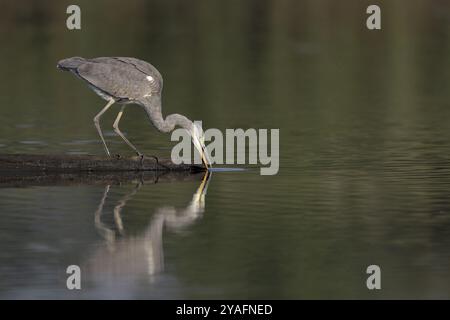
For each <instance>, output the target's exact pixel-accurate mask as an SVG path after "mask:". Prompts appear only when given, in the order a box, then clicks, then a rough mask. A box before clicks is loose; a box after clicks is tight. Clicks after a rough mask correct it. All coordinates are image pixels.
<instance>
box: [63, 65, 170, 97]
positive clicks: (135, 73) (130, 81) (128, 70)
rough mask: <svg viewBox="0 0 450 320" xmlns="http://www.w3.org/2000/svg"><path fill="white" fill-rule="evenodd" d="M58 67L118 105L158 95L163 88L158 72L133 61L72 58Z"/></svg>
mask: <svg viewBox="0 0 450 320" xmlns="http://www.w3.org/2000/svg"><path fill="white" fill-rule="evenodd" d="M58 67H59V68H60V69H63V70H66V71H71V72H72V73H74V74H76V75H77V76H78V77H80V78H81V79H83V80H84V81H86V82H87V83H88V84H89V85H91V86H93V89H97V90H100V91H101V92H102V93H104V94H106V95H107V96H110V97H113V98H114V99H115V100H116V101H117V102H121V103H127V102H129V103H131V102H136V101H139V100H140V99H142V98H143V97H145V96H150V95H152V94H153V95H154V94H161V91H162V87H163V80H162V76H161V74H160V73H159V71H158V70H157V69H156V68H155V67H154V66H152V65H151V64H150V63H148V62H145V61H142V60H139V59H136V58H126V57H100V58H93V59H84V58H81V57H73V58H68V59H63V60H61V61H59V62H58ZM148 77H150V78H148ZM149 79H150V80H149ZM97 93H98V92H97ZM102 97H103V98H105V97H104V96H102Z"/></svg>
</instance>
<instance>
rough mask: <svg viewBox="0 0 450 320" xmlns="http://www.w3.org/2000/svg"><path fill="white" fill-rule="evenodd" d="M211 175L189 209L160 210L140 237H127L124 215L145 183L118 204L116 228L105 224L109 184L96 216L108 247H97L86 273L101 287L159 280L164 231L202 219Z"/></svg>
mask: <svg viewBox="0 0 450 320" xmlns="http://www.w3.org/2000/svg"><path fill="white" fill-rule="evenodd" d="M211 175H212V174H211V173H210V172H205V174H204V176H203V178H202V181H201V183H200V185H199V187H198V188H197V190H196V192H195V193H194V194H193V197H192V200H191V201H190V203H189V204H188V205H187V206H186V207H183V208H179V209H177V208H174V207H169V206H162V207H159V208H156V209H155V210H154V214H153V216H152V218H151V220H150V221H149V223H148V225H147V226H146V228H145V230H144V231H143V232H142V233H140V234H139V235H137V236H128V235H126V230H125V228H124V225H123V223H122V214H121V213H122V210H123V209H124V207H125V206H126V205H127V202H128V201H129V200H131V199H132V198H133V196H135V195H136V194H137V193H138V192H139V190H140V189H141V187H142V184H143V183H142V182H138V183H137V185H136V186H135V188H134V189H133V190H132V191H131V192H129V193H128V194H126V195H125V196H123V197H122V198H121V199H120V200H119V201H118V202H117V204H116V205H115V207H114V209H113V216H114V228H111V227H109V226H108V225H107V224H106V223H104V222H103V221H102V217H103V215H104V214H105V213H104V212H103V211H104V210H103V209H104V206H105V203H106V202H107V198H108V194H109V192H110V189H111V185H107V186H106V187H105V190H104V192H103V196H102V198H101V200H100V203H99V205H98V208H97V210H96V211H95V213H94V225H95V228H96V230H97V231H98V233H99V234H100V235H101V237H102V238H103V241H104V243H105V245H100V246H97V249H96V250H95V251H94V252H93V253H92V254H91V255H90V256H89V258H88V260H87V262H86V265H85V266H84V267H83V268H82V269H83V270H85V274H86V275H87V276H88V277H89V278H91V279H92V281H93V282H95V283H97V284H99V283H103V284H108V283H111V282H120V281H121V280H125V282H129V281H130V280H132V281H133V279H134V280H137V279H142V278H147V279H148V280H149V282H153V281H155V280H156V277H157V276H158V275H159V274H161V273H163V271H164V252H163V235H164V232H171V231H175V230H179V229H182V228H185V227H187V226H189V225H191V224H192V223H194V222H195V221H197V220H198V219H199V218H201V217H202V215H203V213H204V210H205V195H206V192H207V190H208V185H209V182H210V180H211Z"/></svg>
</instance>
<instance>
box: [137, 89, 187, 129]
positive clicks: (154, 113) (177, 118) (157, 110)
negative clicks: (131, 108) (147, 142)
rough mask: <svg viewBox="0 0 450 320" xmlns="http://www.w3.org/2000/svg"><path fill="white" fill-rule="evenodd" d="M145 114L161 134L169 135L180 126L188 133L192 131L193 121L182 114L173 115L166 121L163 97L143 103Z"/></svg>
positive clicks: (147, 99) (151, 98)
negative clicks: (162, 106) (163, 111)
mask: <svg viewBox="0 0 450 320" xmlns="http://www.w3.org/2000/svg"><path fill="white" fill-rule="evenodd" d="M142 105H143V107H144V110H145V112H146V113H147V115H148V117H149V119H150V121H151V122H152V124H153V125H154V126H155V127H156V129H158V130H159V131H161V132H164V133H168V132H171V131H173V130H174V129H175V127H176V126H180V127H182V128H184V129H186V130H188V131H191V129H192V121H191V120H189V119H188V118H186V117H185V116H183V115H181V114H176V113H174V114H171V115H169V116H167V117H166V118H165V119H164V118H163V115H162V112H161V96H159V95H157V96H150V97H148V98H146V99H145V100H143V101H142Z"/></svg>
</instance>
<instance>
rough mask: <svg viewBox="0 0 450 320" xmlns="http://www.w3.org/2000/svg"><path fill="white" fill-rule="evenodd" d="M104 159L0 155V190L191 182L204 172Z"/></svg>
mask: <svg viewBox="0 0 450 320" xmlns="http://www.w3.org/2000/svg"><path fill="white" fill-rule="evenodd" d="M158 160H159V161H158V164H156V160H155V159H154V158H151V157H146V158H145V159H144V160H143V161H141V159H140V158H139V157H137V156H136V157H129V158H106V157H99V156H91V155H28V154H13V155H10V154H8V155H0V186H1V187H5V186H22V185H23V186H26V185H53V184H104V183H122V182H126V181H131V180H136V179H140V180H147V181H148V180H149V181H152V182H156V181H158V180H169V181H171V180H185V179H188V180H190V178H189V176H190V175H191V174H195V173H201V172H203V171H205V168H204V167H203V166H199V165H186V164H181V165H176V164H174V163H172V162H171V161H170V160H167V159H158Z"/></svg>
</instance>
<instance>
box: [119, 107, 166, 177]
mask: <svg viewBox="0 0 450 320" xmlns="http://www.w3.org/2000/svg"><path fill="white" fill-rule="evenodd" d="M125 107H126V105H123V106H122V108H121V109H120V111H119V113H118V114H117V118H116V120H115V121H114V124H113V128H114V131H115V132H116V133H117V134H118V135H119V136H120V137H121V138H122V139H123V141H125V142H126V144H127V145H128V146H130V147H131V149H133V150H134V151H135V152H136V153H137V155H138V156H139V157H141V164H142V163H143V162H144V155H143V154H142V153H141V152H139V150H138V149H137V148H136V147H135V146H134V145H133V144H132V143H131V142H130V141H129V140H128V139H127V138H125V136H124V135H123V133H122V131H120V129H119V122H120V119H121V118H122V115H123V112H124V109H125ZM150 157H152V158H154V159H155V161H156V163H155V168H156V170H157V169H158V163H159V162H158V157H156V156H150Z"/></svg>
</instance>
